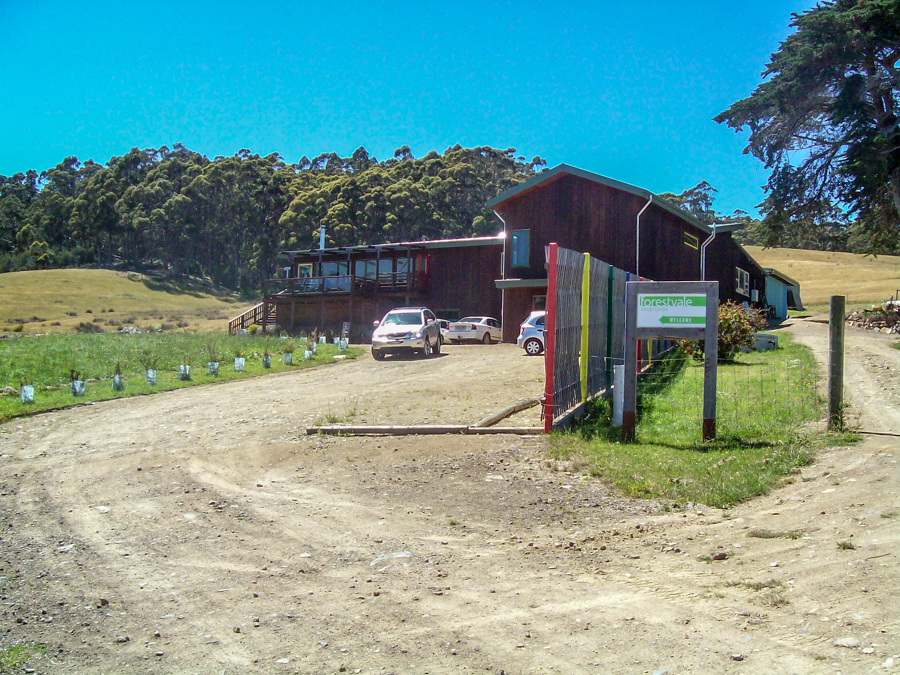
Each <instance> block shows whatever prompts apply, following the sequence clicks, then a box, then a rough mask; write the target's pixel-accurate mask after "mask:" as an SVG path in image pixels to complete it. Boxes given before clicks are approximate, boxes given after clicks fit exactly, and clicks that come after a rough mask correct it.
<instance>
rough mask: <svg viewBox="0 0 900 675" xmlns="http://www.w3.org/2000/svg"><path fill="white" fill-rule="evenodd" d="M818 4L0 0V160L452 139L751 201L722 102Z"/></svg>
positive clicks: (10, 163) (788, 0)
mask: <svg viewBox="0 0 900 675" xmlns="http://www.w3.org/2000/svg"><path fill="white" fill-rule="evenodd" d="M812 5H813V2H811V1H810V0H761V1H760V2H757V3H749V4H748V3H730V2H725V3H723V2H713V1H712V0H696V1H694V2H685V3H674V2H671V0H669V1H668V2H653V1H645V0H634V1H632V2H605V1H603V2H599V1H595V2H591V3H581V2H575V1H566V2H527V3H517V2H516V3H514V2H507V3H489V2H465V1H460V2H449V1H446V2H440V3H437V2H435V3H429V2H415V3H414V2H385V3H381V2H340V1H334V0H332V1H330V2H321V1H320V2H293V3H288V2H256V3H247V2H227V1H220V2H189V1H187V2H185V1H182V2H178V3H175V2H163V1H160V2H150V3H143V4H138V3H129V2H116V3H112V2H91V3H72V2H53V1H50V2H41V3H26V2H13V0H0V59H2V62H3V63H4V64H5V66H6V67H5V68H4V77H3V84H2V89H0V91H2V97H0V174H6V175H10V174H13V173H15V172H17V171H24V170H26V169H30V168H31V169H37V170H39V171H40V170H43V169H47V168H50V167H52V166H54V165H55V164H56V163H58V162H59V161H61V160H62V159H63V158H64V157H66V156H67V155H76V156H77V157H78V158H79V159H81V160H86V159H88V158H91V159H94V160H95V161H98V162H102V163H105V162H106V161H108V160H109V158H110V157H112V156H114V155H121V154H123V153H125V152H127V151H128V150H129V149H130V148H132V147H135V146H137V147H141V148H147V147H159V146H162V145H168V146H170V147H171V146H172V145H173V144H174V143H178V142H180V143H183V144H184V145H185V146H187V147H188V148H190V149H192V150H196V151H198V152H202V153H204V154H206V155H208V156H210V157H214V156H216V155H231V154H233V153H235V152H237V151H238V150H239V149H241V148H249V149H250V150H251V151H253V152H258V153H260V154H268V153H270V152H278V153H280V154H281V155H282V157H284V159H285V160H286V161H288V162H295V161H297V160H298V159H300V157H302V156H303V155H307V156H309V157H313V156H315V155H317V154H320V153H322V152H330V151H335V152H337V153H339V154H341V155H342V156H348V155H349V154H350V153H352V152H353V150H354V149H356V148H357V147H359V146H360V145H364V146H365V147H366V148H367V149H368V150H369V152H370V153H371V154H374V155H375V156H376V157H377V158H379V159H385V158H387V157H389V156H391V155H392V154H393V151H394V150H395V149H396V148H398V147H400V146H401V145H409V146H410V147H411V148H412V150H413V153H414V154H415V155H416V156H421V155H424V154H425V153H427V152H428V151H429V150H432V149H434V150H437V151H438V152H443V151H444V150H445V149H446V148H447V147H449V146H451V145H454V144H455V143H460V144H462V145H464V146H474V145H491V146H494V147H499V148H507V147H515V148H518V150H519V153H520V154H523V155H526V156H527V157H528V158H529V159H530V158H531V157H533V156H534V155H540V156H541V157H543V158H544V159H546V160H547V161H548V163H549V165H550V166H554V165H556V164H560V163H566V164H571V165H574V166H577V167H580V168H583V169H587V170H589V171H594V172H597V173H600V174H603V175H606V176H609V177H611V178H615V179H617V180H621V181H625V182H627V183H631V184H634V185H637V186H640V187H643V188H647V189H650V190H652V191H654V192H664V191H681V190H683V189H685V188H688V187H691V186H693V185H695V184H696V183H698V182H699V181H701V180H708V181H709V182H710V183H711V184H712V185H713V186H714V187H716V188H718V190H719V199H718V201H717V208H718V210H721V211H731V210H733V209H736V208H743V209H747V210H752V208H753V207H754V206H755V205H756V204H757V203H759V201H760V200H761V199H762V197H763V192H762V189H761V186H762V185H763V184H764V183H765V179H766V173H765V172H764V171H763V170H762V167H761V166H760V165H759V163H758V162H757V161H756V160H755V159H753V158H751V157H749V156H745V155H743V154H742V149H743V147H744V145H745V140H746V134H735V133H734V132H733V131H731V130H730V129H728V128H726V127H724V126H721V125H717V124H716V123H715V122H713V121H712V119H711V118H712V117H713V116H714V115H716V114H717V113H719V112H721V111H722V110H724V109H725V108H727V107H728V106H729V105H730V104H731V103H732V102H734V101H736V100H738V99H740V98H743V97H745V96H747V95H748V94H749V93H750V92H751V91H752V90H753V88H754V87H755V86H756V85H757V84H759V82H760V73H761V72H762V70H763V67H764V66H765V64H766V62H767V60H768V57H769V55H770V54H771V53H772V51H774V50H775V49H776V48H777V47H778V44H779V43H780V41H781V40H783V39H784V38H785V37H786V36H787V35H788V32H789V30H788V22H789V20H790V14H791V12H801V11H803V10H805V9H808V8H809V7H811V6H812Z"/></svg>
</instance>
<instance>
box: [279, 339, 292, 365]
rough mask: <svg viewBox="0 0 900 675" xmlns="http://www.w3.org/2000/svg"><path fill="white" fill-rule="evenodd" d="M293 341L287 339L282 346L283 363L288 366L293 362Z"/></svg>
mask: <svg viewBox="0 0 900 675" xmlns="http://www.w3.org/2000/svg"><path fill="white" fill-rule="evenodd" d="M294 349H295V345H294V341H293V340H288V341H287V342H285V343H284V347H283V348H282V350H281V351H282V352H283V353H284V365H286V366H290V365H293V363H294Z"/></svg>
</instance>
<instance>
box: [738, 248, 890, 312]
mask: <svg viewBox="0 0 900 675" xmlns="http://www.w3.org/2000/svg"><path fill="white" fill-rule="evenodd" d="M745 248H746V249H747V252H748V253H749V254H750V255H752V256H753V258H754V259H755V260H756V261H757V262H758V263H759V264H760V265H762V266H763V267H773V268H775V269H776V270H778V271H779V272H783V273H784V274H786V275H788V276H789V277H791V278H793V279H795V280H797V281H798V282H800V295H801V297H802V298H803V302H804V304H805V305H807V306H814V307H819V308H821V307H822V306H824V305H826V304H827V303H828V300H829V298H830V297H831V296H832V295H843V296H845V297H846V298H847V304H848V306H861V305H867V304H872V303H876V302H880V301H881V300H886V299H888V298H890V297H891V295H896V294H897V292H898V289H900V256H891V255H880V256H877V257H874V256H862V255H857V254H855V253H833V252H831V251H802V250H799V249H793V248H766V249H764V248H761V247H759V246H747V247H745Z"/></svg>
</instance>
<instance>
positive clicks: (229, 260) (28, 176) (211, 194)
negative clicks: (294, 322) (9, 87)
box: [0, 144, 546, 293]
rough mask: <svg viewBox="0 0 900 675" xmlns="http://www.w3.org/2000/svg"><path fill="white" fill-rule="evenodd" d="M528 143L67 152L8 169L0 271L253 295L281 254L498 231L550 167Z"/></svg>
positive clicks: (0, 180) (0, 206) (0, 217)
mask: <svg viewBox="0 0 900 675" xmlns="http://www.w3.org/2000/svg"><path fill="white" fill-rule="evenodd" d="M545 165H546V162H545V161H544V160H542V159H541V158H540V157H535V158H533V159H532V160H531V161H527V160H526V159H525V158H524V157H521V156H516V150H515V148H508V149H506V150H499V149H495V148H490V147H475V148H463V147H461V146H459V145H455V146H453V147H452V148H448V149H447V150H446V151H445V152H444V153H443V154H442V155H441V154H438V153H437V152H433V151H432V152H429V153H428V154H427V155H425V156H424V157H422V158H419V159H416V158H415V157H414V156H413V153H412V151H411V150H410V148H409V146H405V145H404V146H402V147H401V148H399V149H397V150H396V151H395V152H394V155H393V157H391V158H389V159H387V160H385V161H382V162H379V161H378V160H377V159H376V158H375V157H372V156H370V155H369V153H368V152H367V151H366V149H365V148H362V147H361V148H358V149H357V150H356V151H355V152H354V153H353V154H352V155H351V156H350V157H345V158H344V157H340V156H339V155H338V154H336V153H323V154H321V155H319V156H317V157H315V158H313V159H311V160H310V159H309V158H307V157H303V158H302V159H301V160H300V161H299V162H297V163H296V164H293V165H289V164H286V163H285V162H284V161H283V160H282V158H281V157H279V156H278V155H277V154H272V155H268V156H266V157H261V156H259V155H256V154H252V153H251V152H250V151H249V150H241V151H240V152H238V153H237V154H235V155H234V156H232V157H216V158H215V159H212V160H210V159H208V158H207V157H205V156H203V155H200V154H198V153H196V152H193V151H191V150H188V149H187V148H185V147H184V146H182V145H180V144H176V145H175V146H174V147H173V148H171V149H169V148H167V147H163V148H159V149H158V150H157V149H152V148H151V149H145V150H139V149H137V148H134V149H132V150H131V151H129V152H128V153H126V154H125V155H123V156H122V157H113V158H112V159H110V160H109V162H107V163H106V164H105V165H100V164H98V163H96V162H93V161H90V160H89V161H87V162H84V163H82V162H80V161H79V160H78V159H77V158H76V157H67V158H65V159H64V160H63V161H62V162H60V163H59V164H57V165H56V166H55V167H53V168H52V169H48V170H46V171H43V172H41V173H40V174H38V173H37V172H36V171H34V170H30V171H28V172H25V173H18V174H15V175H13V176H0V272H4V271H11V270H17V269H32V268H40V267H66V266H74V265H103V266H111V267H117V266H120V267H126V268H129V269H144V270H159V271H163V272H165V273H167V274H174V275H188V274H191V275H198V276H205V277H208V278H210V279H211V280H213V281H215V282H217V283H219V284H221V285H224V286H225V287H228V288H232V289H234V290H239V291H243V292H247V293H252V292H255V291H258V289H259V288H260V287H261V281H262V280H263V279H265V278H268V277H270V276H272V274H273V273H274V271H275V266H276V264H277V257H278V252H279V251H280V250H284V249H298V248H314V247H316V246H317V245H318V236H319V228H320V227H324V228H326V233H327V238H328V244H329V245H331V246H334V245H338V246H349V245H355V244H363V243H366V244H372V243H383V242H387V241H417V240H422V239H433V238H445V237H465V236H473V235H486V234H493V233H495V232H497V231H498V229H499V228H500V224H499V222H497V221H496V220H495V219H494V218H493V216H492V215H491V213H490V211H488V210H486V209H485V207H484V204H485V202H486V201H487V200H488V199H490V198H491V197H493V196H495V195H497V194H498V193H499V192H502V191H503V190H506V189H508V188H510V187H513V186H515V185H517V184H518V183H520V182H521V181H523V180H525V179H526V178H528V177H529V176H531V175H533V174H534V173H535V171H537V170H540V169H541V168H542V167H544V166H545Z"/></svg>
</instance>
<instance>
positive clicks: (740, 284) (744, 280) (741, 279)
mask: <svg viewBox="0 0 900 675" xmlns="http://www.w3.org/2000/svg"><path fill="white" fill-rule="evenodd" d="M734 291H735V293H740V294H741V295H750V273H749V272H747V271H746V270H742V269H741V268H740V267H735V268H734Z"/></svg>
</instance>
